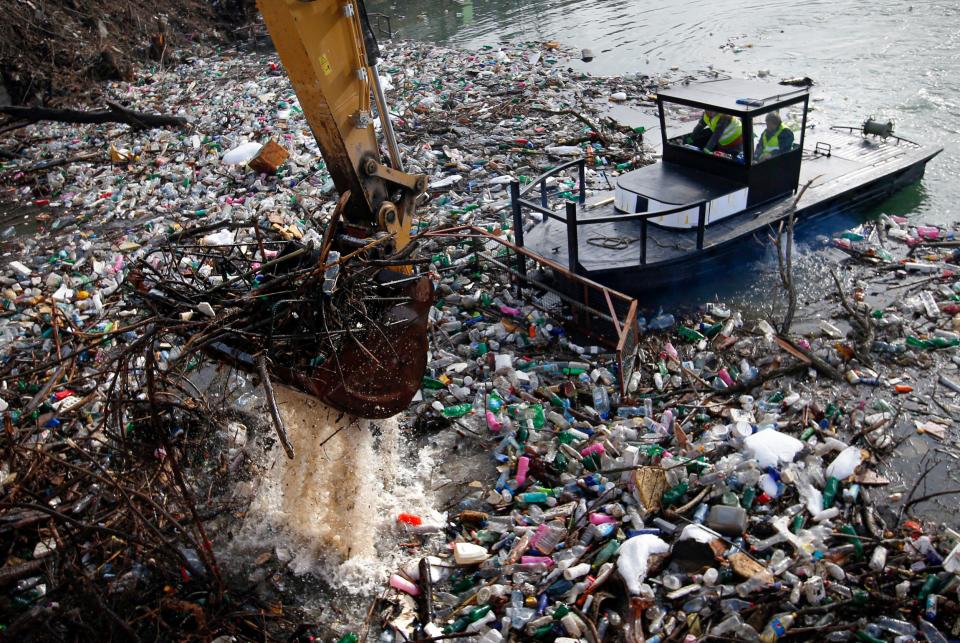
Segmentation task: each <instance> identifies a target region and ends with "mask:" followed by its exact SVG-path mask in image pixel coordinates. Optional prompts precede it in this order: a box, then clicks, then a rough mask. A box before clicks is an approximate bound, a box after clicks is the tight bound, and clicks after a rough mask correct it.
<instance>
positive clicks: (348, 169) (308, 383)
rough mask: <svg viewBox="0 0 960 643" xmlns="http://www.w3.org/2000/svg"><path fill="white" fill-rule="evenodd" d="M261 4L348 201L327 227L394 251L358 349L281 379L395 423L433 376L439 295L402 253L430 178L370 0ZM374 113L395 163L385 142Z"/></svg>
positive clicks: (282, 371) (350, 345)
mask: <svg viewBox="0 0 960 643" xmlns="http://www.w3.org/2000/svg"><path fill="white" fill-rule="evenodd" d="M257 6H258V7H259V9H260V12H261V13H262V14H263V18H264V22H265V23H266V25H267V30H268V31H269V32H270V37H271V38H272V39H273V43H274V46H276V48H277V52H278V53H279V54H280V60H281V62H282V63H283V66H284V67H285V68H286V70H287V74H288V75H289V77H290V81H291V83H292V84H293V89H294V90H295V91H296V92H297V98H298V99H299V100H300V106H301V108H302V109H303V112H304V114H305V115H306V118H307V122H308V123H309V124H310V129H311V130H313V136H314V138H316V140H317V144H318V145H319V147H320V152H321V154H323V158H324V161H326V164H327V170H328V171H329V172H330V175H331V177H332V178H333V182H334V184H335V185H336V188H337V190H338V191H339V192H340V194H341V203H344V196H345V195H347V194H348V193H349V198H348V199H347V200H346V202H345V204H344V205H343V210H342V212H341V214H342V217H343V220H342V222H341V221H336V220H334V221H332V222H331V226H332V227H331V228H330V229H328V233H329V235H330V238H331V239H333V240H334V245H337V243H338V241H336V240H338V239H339V240H342V242H343V244H344V246H346V245H347V244H354V247H356V245H357V244H358V243H359V245H364V243H365V242H364V240H365V239H366V238H368V237H373V236H382V235H384V234H386V235H388V239H385V240H383V243H382V244H380V246H386V247H385V248H382V249H381V248H378V251H377V252H378V254H379V256H380V257H381V265H382V266H384V267H383V268H382V269H380V270H379V271H378V272H376V273H375V274H374V275H373V277H372V279H373V281H374V283H375V287H376V289H377V292H379V293H380V294H381V295H382V300H381V301H379V302H378V301H376V300H374V301H369V300H367V301H365V302H364V304H365V308H366V314H367V316H368V320H369V322H370V323H368V324H364V327H363V328H362V329H353V330H351V332H350V338H351V341H345V342H343V344H342V346H341V348H340V350H339V351H338V352H337V353H336V354H335V356H334V359H332V360H327V361H325V362H324V363H323V364H321V365H319V366H317V367H316V368H314V369H313V370H312V371H309V372H302V371H295V370H293V369H290V368H286V367H285V366H284V365H282V364H274V365H273V371H274V373H276V374H278V375H279V376H280V380H281V381H283V382H285V383H287V384H289V385H291V386H294V387H295V388H297V389H299V390H301V391H303V392H306V393H308V394H311V395H313V396H314V397H317V398H319V399H320V400H321V401H323V402H324V403H326V404H328V405H330V406H332V407H334V408H336V409H338V410H339V411H343V412H346V413H349V414H351V415H353V416H359V417H365V418H382V417H388V416H390V415H393V414H395V413H398V412H399V411H401V410H403V409H405V408H406V407H407V405H408V404H409V403H410V400H411V399H412V398H413V396H414V394H415V393H416V392H417V390H418V389H419V388H420V383H421V378H422V377H423V374H424V371H425V370H426V363H427V321H428V312H429V309H430V306H431V305H432V303H433V287H432V284H431V282H430V280H429V279H428V278H427V277H424V276H415V275H412V274H411V273H412V272H413V270H412V267H411V266H410V265H405V263H404V262H405V260H406V259H405V258H406V254H407V253H401V254H399V255H398V254H397V253H398V252H399V251H401V250H403V249H404V248H405V247H407V246H408V244H409V240H410V229H411V226H412V224H413V215H414V209H415V207H416V201H417V198H418V197H419V196H420V195H421V194H423V192H424V191H425V190H426V188H427V178H426V176H424V175H413V174H408V173H406V172H404V170H403V164H402V160H401V158H400V153H399V150H398V147H397V143H396V140H395V138H394V135H393V128H392V126H391V124H390V114H389V111H388V109H387V104H386V100H385V99H384V96H383V91H382V89H381V87H380V78H379V76H378V74H377V65H376V62H377V57H378V56H379V47H378V45H377V41H376V38H375V37H374V35H373V32H372V31H371V30H370V26H369V22H368V20H367V15H366V9H365V8H364V5H363V2H362V0H257ZM374 106H375V107H376V112H377V114H378V115H379V118H380V124H381V131H382V132H383V136H384V140H385V143H386V147H387V149H388V150H389V156H390V163H389V165H388V164H385V163H384V162H383V161H382V158H381V154H380V148H379V146H378V144H377V133H376V130H375V129H374V117H373V114H374ZM338 231H341V232H343V234H340V233H339V232H338ZM358 238H359V240H358ZM340 249H341V250H350V249H352V248H347V247H341V248H340ZM383 260H386V261H383ZM321 261H322V259H321Z"/></svg>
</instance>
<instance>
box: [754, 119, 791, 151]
mask: <svg viewBox="0 0 960 643" xmlns="http://www.w3.org/2000/svg"><path fill="white" fill-rule="evenodd" d="M785 129H787V128H786V127H784V126H783V123H781V124H780V127H778V128H777V131H776V132H774V133H773V136H771V137H769V138H767V130H763V134H761V135H760V146H761V147H760V158H761V159H765V158H770V157H771V156H773V155H774V154H776V153H777V152H779V151H780V133H781V132H783V130H785Z"/></svg>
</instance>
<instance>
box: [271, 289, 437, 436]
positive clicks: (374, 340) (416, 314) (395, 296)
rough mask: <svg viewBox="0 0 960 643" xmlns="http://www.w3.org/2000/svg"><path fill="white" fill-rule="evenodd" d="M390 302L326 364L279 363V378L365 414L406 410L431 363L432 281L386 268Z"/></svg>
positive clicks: (345, 409)
mask: <svg viewBox="0 0 960 643" xmlns="http://www.w3.org/2000/svg"><path fill="white" fill-rule="evenodd" d="M374 281H375V282H376V283H377V289H378V291H380V292H381V293H382V294H383V298H384V300H385V301H394V300H396V301H399V302H401V303H392V304H389V305H386V306H382V307H381V308H380V309H379V311H377V314H378V316H379V319H377V320H374V321H375V323H372V324H369V325H368V326H367V327H366V328H364V329H363V330H362V331H360V332H359V333H357V334H356V335H355V336H352V337H351V340H350V341H348V342H344V343H343V345H342V348H341V349H340V350H339V351H338V352H336V353H334V354H333V355H332V356H331V358H329V359H327V360H326V361H325V362H324V363H323V364H322V365H321V366H319V367H317V368H314V369H312V370H311V371H304V370H301V369H295V368H289V367H285V366H283V365H277V364H275V365H274V366H273V368H272V369H271V370H272V371H273V373H274V374H275V375H276V376H277V378H278V379H279V380H280V381H282V382H284V383H286V384H288V385H290V386H292V387H294V388H296V389H299V390H301V391H303V392H305V393H308V394H310V395H314V396H316V397H318V398H320V399H321V400H322V401H323V402H324V403H326V404H329V405H330V406H332V407H334V408H335V409H338V410H340V411H343V412H345V413H349V414H351V415H355V416H357V417H363V418H385V417H390V416H392V415H395V414H397V413H399V412H400V411H403V410H404V409H406V408H407V406H408V405H409V404H410V400H411V399H413V396H414V395H415V394H416V392H417V390H418V389H419V388H420V384H421V381H422V379H423V374H424V372H425V370H426V367H427V314H428V313H429V310H430V306H431V305H432V303H433V284H431V282H430V280H429V279H427V278H426V277H409V276H407V275H405V274H402V273H398V272H394V271H391V270H382V271H380V272H379V273H377V275H376V276H375V277H374Z"/></svg>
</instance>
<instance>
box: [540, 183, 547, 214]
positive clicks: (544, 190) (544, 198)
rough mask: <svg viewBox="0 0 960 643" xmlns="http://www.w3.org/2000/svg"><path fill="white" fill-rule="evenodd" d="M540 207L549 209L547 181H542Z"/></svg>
mask: <svg viewBox="0 0 960 643" xmlns="http://www.w3.org/2000/svg"><path fill="white" fill-rule="evenodd" d="M540 207H541V208H546V207H547V180H546V179H544V180H542V181H540Z"/></svg>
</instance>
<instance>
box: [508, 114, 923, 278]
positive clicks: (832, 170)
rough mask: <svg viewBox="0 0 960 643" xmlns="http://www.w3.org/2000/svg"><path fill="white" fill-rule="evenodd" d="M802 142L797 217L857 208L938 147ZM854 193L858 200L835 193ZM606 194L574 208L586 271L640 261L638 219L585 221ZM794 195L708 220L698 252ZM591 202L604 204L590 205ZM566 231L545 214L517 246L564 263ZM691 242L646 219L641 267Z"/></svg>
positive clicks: (782, 208) (768, 217)
mask: <svg viewBox="0 0 960 643" xmlns="http://www.w3.org/2000/svg"><path fill="white" fill-rule="evenodd" d="M817 143H821V144H827V145H829V146H830V147H831V155H830V156H829V157H827V156H824V155H816V154H814V153H813V152H812V150H813V149H815V146H816V145H817ZM805 148H806V151H805V153H804V158H803V163H802V165H801V170H800V186H801V187H802V186H804V185H806V184H807V182H808V181H812V183H811V185H810V187H809V188H808V189H807V190H806V191H805V192H804V194H803V195H802V197H801V199H800V201H799V202H798V204H797V213H798V217H799V218H802V217H804V216H808V215H811V214H815V213H819V212H823V211H826V210H832V209H834V208H835V207H836V202H837V201H844V202H845V203H847V204H848V205H852V206H856V205H858V204H861V203H863V202H865V201H866V200H869V199H870V198H871V197H876V196H883V195H884V194H885V193H888V192H890V191H891V190H890V188H891V186H890V185H888V184H884V181H883V180H884V179H889V178H893V177H894V176H897V175H900V174H903V173H905V172H906V171H908V170H910V169H911V168H913V167H914V166H917V165H920V166H921V170H922V165H923V164H924V163H925V162H926V161H928V160H929V159H930V158H932V157H933V156H935V155H936V154H937V153H938V152H939V151H940V148H937V147H933V146H922V145H918V144H916V143H911V142H909V141H905V140H890V141H889V142H888V141H883V140H880V139H875V138H872V137H871V138H864V137H863V136H861V135H860V134H859V132H854V133H848V132H846V131H838V130H824V131H820V132H817V133H815V134H814V133H809V134H808V135H807V140H806V142H805ZM871 186H872V187H871ZM854 192H857V193H858V194H859V197H860V198H857V199H843V198H841V197H843V196H844V195H845V194H846V193H854ZM871 192H874V193H876V194H871ZM612 196H613V192H612V191H611V192H608V193H602V194H599V195H596V196H594V197H593V198H591V199H590V200H588V202H587V204H586V206H585V207H583V208H581V209H580V210H579V211H578V221H580V222H581V225H580V226H579V227H578V248H579V262H580V267H581V268H582V269H583V270H584V271H585V272H586V273H587V274H590V273H596V272H605V271H610V270H618V269H623V268H636V267H638V266H639V265H640V252H641V248H640V246H641V243H640V225H641V224H640V222H639V221H623V222H613V223H600V224H595V225H588V224H587V222H588V221H589V220H590V218H594V217H607V216H610V215H613V214H616V211H615V210H614V208H613V204H612ZM794 199H795V196H794V195H787V196H785V197H782V198H781V199H779V200H778V201H774V202H772V203H766V204H764V205H762V206H757V207H754V208H751V209H748V210H746V211H744V212H743V213H741V214H737V215H733V216H731V217H728V218H726V219H723V220H722V221H718V222H716V223H713V224H710V225H708V226H707V227H706V230H705V233H704V250H709V249H710V248H711V247H716V246H720V245H724V244H728V243H729V242H732V241H734V240H736V239H739V238H741V237H744V236H747V235H751V234H754V233H759V232H762V233H763V234H762V236H763V238H766V231H765V230H764V229H765V228H767V226H770V225H775V224H777V223H778V222H779V221H781V220H782V219H784V218H786V217H787V216H788V215H789V212H790V209H791V205H792V203H793V201H794ZM591 203H604V205H601V206H597V207H591ZM607 203H609V204H607ZM566 236H567V235H566V228H565V226H564V224H563V223H562V222H559V221H554V220H552V219H548V220H547V221H545V222H543V223H539V224H537V225H536V226H534V227H533V228H532V229H531V230H529V231H528V232H527V233H526V235H525V243H524V245H525V246H526V247H527V248H529V249H530V250H532V251H534V252H536V253H537V254H539V255H541V256H544V257H546V258H548V259H551V260H553V261H556V262H558V263H560V264H562V265H568V255H567V239H566ZM696 244H697V231H696V229H691V230H682V231H678V230H669V229H666V228H663V227H658V226H656V225H654V224H649V225H648V226H647V252H646V255H647V256H646V266H649V267H653V266H658V265H659V266H664V265H665V264H674V263H682V262H683V261H684V260H686V259H688V258H690V257H691V256H692V254H693V253H695V251H696Z"/></svg>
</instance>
